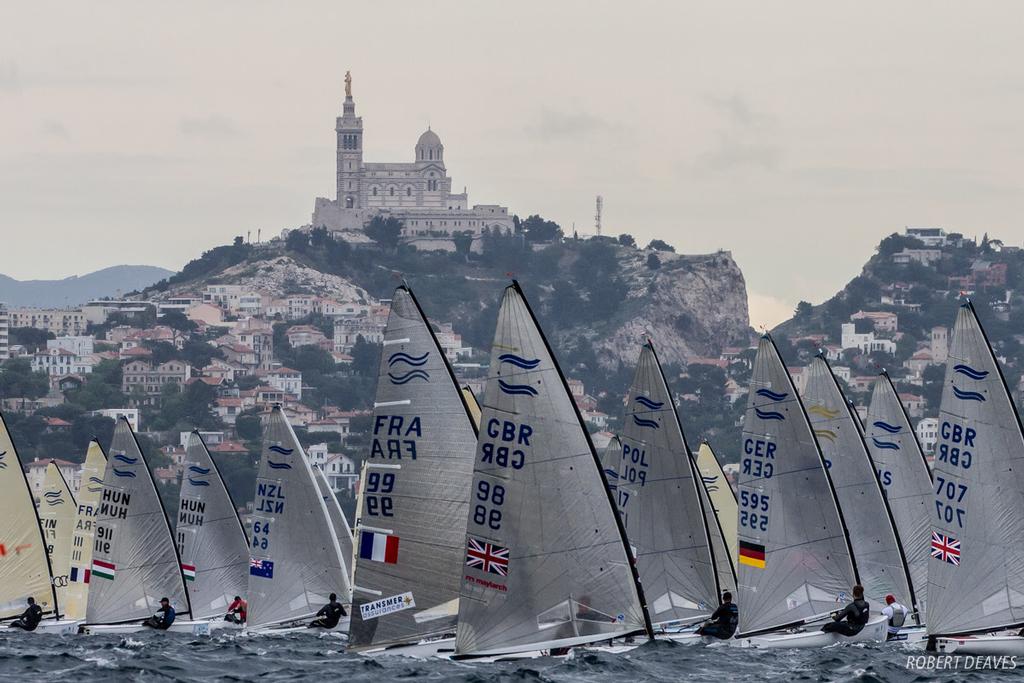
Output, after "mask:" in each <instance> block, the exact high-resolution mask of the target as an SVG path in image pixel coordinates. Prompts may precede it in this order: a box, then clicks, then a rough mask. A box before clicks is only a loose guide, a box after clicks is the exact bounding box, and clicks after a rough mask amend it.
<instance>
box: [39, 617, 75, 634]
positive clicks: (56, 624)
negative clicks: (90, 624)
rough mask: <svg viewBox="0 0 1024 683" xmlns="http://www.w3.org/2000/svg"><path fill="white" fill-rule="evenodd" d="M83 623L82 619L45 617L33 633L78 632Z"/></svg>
mask: <svg viewBox="0 0 1024 683" xmlns="http://www.w3.org/2000/svg"><path fill="white" fill-rule="evenodd" d="M81 624H82V620H81V619H44V620H42V621H40V622H39V625H38V626H36V630H35V631H31V633H78V627H79V626H81ZM26 633H28V632H26Z"/></svg>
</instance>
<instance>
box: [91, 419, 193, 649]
mask: <svg viewBox="0 0 1024 683" xmlns="http://www.w3.org/2000/svg"><path fill="white" fill-rule="evenodd" d="M163 597H166V598H168V600H170V603H171V606H172V607H173V608H174V609H175V611H176V612H177V618H176V619H175V621H174V624H173V625H172V626H171V628H170V630H171V631H176V632H185V633H193V634H196V635H198V634H201V633H205V632H207V631H208V629H207V625H206V622H193V621H191V620H189V617H190V616H191V614H192V605H191V603H190V602H189V597H188V592H187V591H186V590H185V580H184V578H183V577H182V574H181V559H180V557H179V556H178V548H177V546H176V545H175V543H174V536H173V534H172V532H171V524H170V521H169V520H168V518H167V513H166V511H165V510H164V507H163V504H162V503H161V501H160V494H159V492H158V491H157V488H156V482H155V481H154V480H153V475H152V474H151V473H150V471H149V467H148V465H147V464H146V458H145V455H144V454H143V453H142V449H141V448H139V443H138V441H137V440H136V439H135V434H134V432H132V428H131V426H130V425H129V424H128V420H127V419H125V418H124V417H121V418H120V419H118V421H117V426H116V427H115V428H114V437H113V439H112V440H111V443H110V460H109V462H108V465H107V469H106V472H105V473H104V476H103V491H102V492H101V494H100V502H99V508H98V510H97V512H96V535H95V539H94V541H93V557H92V568H91V570H90V579H89V602H88V606H87V608H86V617H85V621H86V623H85V624H84V625H83V626H82V630H83V631H84V632H85V633H92V634H98V633H131V632H134V631H141V630H144V629H145V627H144V626H142V621H143V620H145V619H147V618H149V617H150V616H152V615H153V614H154V613H155V612H156V611H157V609H158V608H159V607H160V599H161V598H163Z"/></svg>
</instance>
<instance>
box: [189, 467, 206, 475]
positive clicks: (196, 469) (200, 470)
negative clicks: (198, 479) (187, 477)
mask: <svg viewBox="0 0 1024 683" xmlns="http://www.w3.org/2000/svg"><path fill="white" fill-rule="evenodd" d="M188 471H189V472H195V473H196V474H209V473H210V468H209V467H200V466H199V465H189V466H188Z"/></svg>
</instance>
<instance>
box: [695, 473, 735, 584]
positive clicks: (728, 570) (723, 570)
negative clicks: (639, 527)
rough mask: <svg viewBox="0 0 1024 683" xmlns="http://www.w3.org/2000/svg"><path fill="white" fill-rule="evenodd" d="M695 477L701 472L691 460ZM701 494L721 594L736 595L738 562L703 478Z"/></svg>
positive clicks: (700, 483)
mask: <svg viewBox="0 0 1024 683" xmlns="http://www.w3.org/2000/svg"><path fill="white" fill-rule="evenodd" d="M691 460H692V465H693V471H694V477H695V478H696V477H700V470H699V469H697V461H696V459H695V458H691ZM697 483H698V484H699V486H698V487H697V490H698V492H699V494H700V504H701V511H702V512H703V514H704V524H705V526H706V527H707V530H708V538H709V539H711V551H712V552H711V556H712V557H713V558H714V561H715V573H716V574H717V576H718V590H719V592H725V591H729V592H730V593H732V594H733V595H734V596H735V595H736V560H735V559H734V558H733V556H732V555H731V549H730V548H729V545H728V544H727V543H726V540H725V539H726V536H725V529H724V527H723V526H722V523H721V520H720V519H719V517H718V514H717V513H716V512H715V508H714V506H713V505H712V503H711V495H710V493H709V491H708V486H707V483H706V482H705V481H703V478H702V477H701V478H700V479H697ZM732 533H733V534H735V533H736V523H735V521H734V522H733V525H732Z"/></svg>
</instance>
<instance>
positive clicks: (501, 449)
mask: <svg viewBox="0 0 1024 683" xmlns="http://www.w3.org/2000/svg"><path fill="white" fill-rule="evenodd" d="M486 434H487V436H488V438H490V439H494V440H497V443H495V442H493V441H485V442H484V443H483V444H481V445H480V462H485V463H488V464H492V465H497V466H498V467H511V468H512V469H514V470H519V469H522V468H523V465H524V464H525V463H526V452H525V451H523V450H522V449H521V448H516V446H527V447H529V446H530V436H531V435H532V434H533V427H531V426H530V425H528V424H519V423H517V422H513V421H512V420H499V419H497V418H493V417H492V418H491V419H490V420H488V421H487V430H486ZM500 444H512V445H511V446H506V445H500Z"/></svg>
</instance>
